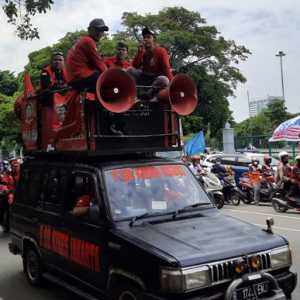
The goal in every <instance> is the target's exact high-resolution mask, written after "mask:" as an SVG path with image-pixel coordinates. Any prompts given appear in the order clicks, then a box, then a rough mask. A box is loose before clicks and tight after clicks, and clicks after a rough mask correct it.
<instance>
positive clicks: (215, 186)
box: [196, 171, 224, 209]
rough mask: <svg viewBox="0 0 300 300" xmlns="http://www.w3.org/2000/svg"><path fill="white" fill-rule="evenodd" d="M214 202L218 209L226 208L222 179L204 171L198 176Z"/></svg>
mask: <svg viewBox="0 0 300 300" xmlns="http://www.w3.org/2000/svg"><path fill="white" fill-rule="evenodd" d="M196 177H197V178H198V180H199V182H200V183H201V185H202V187H203V188H204V190H205V191H206V192H207V194H208V196H209V197H210V198H211V200H212V202H213V203H214V204H215V205H216V207H217V208H218V209H221V208H222V207H223V206H224V195H223V192H222V190H223V186H222V183H221V181H220V179H219V178H218V177H217V176H216V175H215V174H213V173H211V172H207V171H202V172H201V173H199V174H198V175H197V176H196Z"/></svg>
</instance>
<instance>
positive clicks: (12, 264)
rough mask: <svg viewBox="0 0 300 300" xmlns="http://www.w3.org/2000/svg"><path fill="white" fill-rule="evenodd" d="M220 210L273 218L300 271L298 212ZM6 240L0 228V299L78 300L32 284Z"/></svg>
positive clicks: (299, 295) (255, 219) (260, 220)
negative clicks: (285, 239) (288, 244)
mask: <svg viewBox="0 0 300 300" xmlns="http://www.w3.org/2000/svg"><path fill="white" fill-rule="evenodd" d="M222 210H223V212H224V213H225V214H229V215H232V216H234V217H237V218H240V219H242V220H244V221H247V222H250V223H253V224H256V225H258V226H261V227H266V225H265V220H266V218H267V217H273V218H274V221H275V225H274V227H273V229H274V231H275V233H278V234H280V235H283V236H285V237H286V238H287V239H288V240H289V241H290V244H291V247H292V250H293V263H294V266H293V269H294V270H295V271H298V272H299V271H300V238H299V234H300V213H298V212H293V211H289V212H287V213H284V214H278V213H276V212H275V211H274V210H273V209H272V208H271V207H269V206H259V207H256V206H253V205H244V204H241V205H240V206H238V207H234V206H225V207H224V208H223V209H222ZM8 241H9V236H8V235H4V234H3V233H2V232H1V229H0V300H2V299H3V300H35V299H37V300H54V299H55V300H68V299H72V300H79V298H78V297H76V296H75V295H73V294H72V293H70V292H68V291H65V290H63V289H61V288H59V287H57V286H55V285H53V284H50V283H49V284H48V285H46V286H45V287H44V288H34V287H31V286H30V285H29V284H28V283H27V281H26V278H25V276H24V274H23V272H22V261H21V258H20V256H14V255H11V254H10V253H9V252H8V248H7V244H8ZM1 298H2V299H1ZM293 299H294V300H297V299H300V284H299V285H298V287H297V289H296V291H295V292H294V294H293Z"/></svg>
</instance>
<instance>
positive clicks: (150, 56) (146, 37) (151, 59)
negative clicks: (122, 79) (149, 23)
mask: <svg viewBox="0 0 300 300" xmlns="http://www.w3.org/2000/svg"><path fill="white" fill-rule="evenodd" d="M142 36H143V41H142V43H141V44H140V45H139V48H138V52H137V54H136V56H135V58H134V59H133V62H132V66H133V67H134V68H133V69H132V70H130V71H129V72H130V74H131V75H133V76H134V78H135V79H136V81H137V83H138V84H145V85H152V84H154V80H155V79H156V78H157V77H158V76H159V77H162V76H164V77H166V78H167V82H169V81H170V80H172V78H173V73H172V69H171V66H170V58H169V55H168V52H167V50H166V49H165V48H163V47H159V46H158V45H157V44H156V42H155V34H154V32H152V31H151V30H150V29H149V28H147V27H146V28H144V29H143V30H142Z"/></svg>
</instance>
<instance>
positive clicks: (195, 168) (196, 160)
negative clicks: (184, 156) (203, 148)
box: [189, 155, 202, 177]
mask: <svg viewBox="0 0 300 300" xmlns="http://www.w3.org/2000/svg"><path fill="white" fill-rule="evenodd" d="M191 161H192V164H191V165H190V166H189V168H190V169H191V171H192V172H193V174H194V175H195V176H197V177H198V176H200V174H201V172H202V168H201V165H200V156H198V155H194V156H192V157H191Z"/></svg>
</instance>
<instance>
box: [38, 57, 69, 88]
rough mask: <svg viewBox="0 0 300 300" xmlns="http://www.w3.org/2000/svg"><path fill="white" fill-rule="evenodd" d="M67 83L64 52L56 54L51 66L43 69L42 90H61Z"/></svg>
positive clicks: (41, 77) (52, 58)
mask: <svg viewBox="0 0 300 300" xmlns="http://www.w3.org/2000/svg"><path fill="white" fill-rule="evenodd" d="M66 82H67V73H66V70H65V59H64V55H63V53H62V52H54V53H53V54H52V56H51V62H50V64H49V65H48V66H46V67H45V68H43V69H42V72H41V76H40V86H41V89H42V90H45V89H59V88H61V87H64V86H65V85H66Z"/></svg>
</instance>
